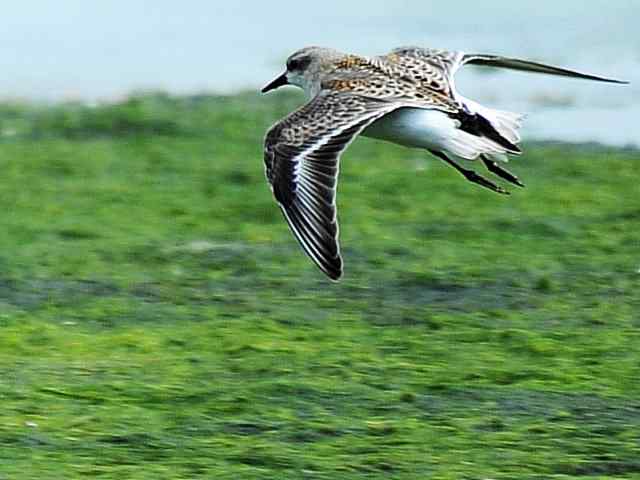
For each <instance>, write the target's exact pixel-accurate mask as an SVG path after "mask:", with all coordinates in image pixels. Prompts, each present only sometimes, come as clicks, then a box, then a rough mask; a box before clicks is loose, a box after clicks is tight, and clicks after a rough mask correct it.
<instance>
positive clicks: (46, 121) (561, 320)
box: [0, 94, 640, 480]
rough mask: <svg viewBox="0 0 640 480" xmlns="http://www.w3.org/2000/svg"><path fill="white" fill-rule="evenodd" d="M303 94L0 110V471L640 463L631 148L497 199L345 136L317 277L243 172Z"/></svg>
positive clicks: (531, 148)
mask: <svg viewBox="0 0 640 480" xmlns="http://www.w3.org/2000/svg"><path fill="white" fill-rule="evenodd" d="M299 101H300V98H299V97H294V96H289V95H286V94H285V95H272V96H268V97H257V96H253V95H241V96H235V97H205V96H203V97H193V98H178V99H175V98H170V97H166V96H162V95H148V96H140V97H134V98H132V99H130V100H128V101H126V102H123V103H120V104H115V105H110V106H94V107H88V106H82V105H63V106H48V107H43V106H29V105H20V104H4V105H1V106H0V172H1V181H0V202H1V204H2V213H0V407H1V408H0V479H2V480H5V479H6V480H9V479H10V480H16V479H54V478H61V479H62V478H64V479H73V478H100V479H102V478H104V479H111V478H112V479H143V478H145V479H165V478H166V479H178V478H211V479H243V480H245V479H280V478H292V479H294V478H295V479H361V478H380V479H382V478H385V479H387V478H394V479H426V478H432V479H452V480H453V479H456V480H457V479H486V478H492V479H514V478H517V479H540V480H542V479H548V478H560V479H575V478H590V479H596V478H598V479H604V478H611V479H613V478H626V479H631V478H636V479H638V478H640V381H639V378H640V240H639V238H640V237H639V222H640V200H639V198H640V196H639V195H638V194H639V193H640V187H639V186H638V173H637V172H638V168H639V167H640V154H639V153H638V152H637V151H633V150H614V149H608V148H604V147H593V146H591V147H589V146H582V147H579V146H567V145H551V144H549V145H525V150H526V153H525V154H524V155H523V156H522V157H520V158H517V159H515V160H514V161H513V162H512V164H511V165H510V169H512V170H513V171H514V172H516V173H517V174H518V175H519V176H520V178H521V179H523V181H524V182H525V183H526V184H527V187H526V188H525V189H517V187H514V188H511V190H512V191H513V194H512V195H511V196H509V197H504V196H500V195H496V194H494V193H492V192H489V191H488V190H484V189H481V188H479V187H477V186H474V185H472V184H470V183H468V182H466V181H465V180H464V179H462V177H460V176H459V175H458V174H457V173H456V172H455V171H454V170H453V169H451V168H448V167H447V166H446V165H444V164H443V163H442V162H439V161H437V160H435V159H432V158H430V157H429V156H428V155H427V154H424V153H421V152H419V151H412V150H407V149H403V148H400V147H395V146H392V145H388V144H383V143H379V142H374V141H371V140H367V139H360V140H358V141H356V142H355V143H354V145H352V147H351V148H350V149H349V150H348V151H347V152H346V153H345V155H344V156H343V163H342V166H341V178H340V188H339V193H338V204H339V209H340V210H339V214H340V221H341V226H342V228H341V239H342V244H343V254H344V258H345V262H346V274H345V278H344V280H343V281H342V282H341V283H339V284H332V283H329V282H328V281H327V280H325V278H324V277H323V276H322V274H321V273H320V272H319V271H318V270H317V269H316V268H315V267H314V266H313V265H312V264H311V262H310V261H309V260H308V259H307V258H306V257H305V256H304V254H303V253H302V251H301V250H300V249H299V247H298V246H297V244H296V243H295V240H294V238H293V236H292V235H291V234H290V232H289V230H288V228H287V227H286V225H285V223H284V220H283V219H282V218H281V214H280V212H279V210H278V208H277V207H276V205H275V203H274V202H273V200H272V198H271V193H270V191H269V189H268V187H267V185H266V183H265V180H264V174H263V164H262V137H263V134H264V131H265V129H266V128H267V127H268V126H269V125H270V124H271V123H272V122H274V121H275V120H276V119H277V118H279V117H281V116H283V115H284V114H285V113H286V112H288V111H289V110H290V109H291V108H293V106H294V105H295V104H297V103H298V102H299ZM525 128H526V127H525Z"/></svg>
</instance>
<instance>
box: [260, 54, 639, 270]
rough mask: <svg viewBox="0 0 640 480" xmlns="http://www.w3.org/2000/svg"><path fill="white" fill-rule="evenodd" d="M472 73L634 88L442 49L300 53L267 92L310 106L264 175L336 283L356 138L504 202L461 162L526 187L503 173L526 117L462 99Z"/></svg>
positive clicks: (268, 147) (277, 140) (289, 123)
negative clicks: (345, 173)
mask: <svg viewBox="0 0 640 480" xmlns="http://www.w3.org/2000/svg"><path fill="white" fill-rule="evenodd" d="M465 65H481V66H486V67H497V68H505V69H511V70H520V71H526V72H534V73H543V74H549V75H557V76H563V77H573V78H581V79H586V80H595V81H600V82H608V83H617V84H624V83H628V82H625V81H620V80H615V79H612V78H605V77H601V76H596V75H590V74H586V73H580V72H577V71H573V70H568V69H566V68H560V67H555V66H551V65H547V64H543V63H538V62H533V61H528V60H521V59H518V58H510V57H505V56H500V55H492V54H468V53H464V52H461V51H451V50H441V49H434V48H422V47H413V46H412V47H399V48H395V49H393V50H391V52H389V53H387V54H385V55H380V56H372V57H368V56H362V55H356V54H351V53H343V52H340V51H337V50H334V49H331V48H324V47H317V46H312V47H305V48H302V49H300V50H297V51H296V52H294V53H293V54H292V55H290V56H289V57H288V59H287V61H286V70H285V72H284V73H282V74H281V75H280V76H278V77H277V78H275V80H273V81H272V82H270V83H269V84H267V85H266V86H265V87H264V88H263V89H262V93H267V92H269V91H271V90H275V89H277V88H279V87H282V86H285V85H293V86H296V87H300V88H302V89H303V90H304V92H305V95H306V97H307V98H308V102H307V103H306V104H304V105H302V106H301V107H300V108H298V109H297V110H295V111H293V112H292V113H290V114H289V115H287V116H286V117H285V118H283V119H282V120H280V121H278V122H277V123H275V124H274V125H273V126H272V127H271V128H270V129H269V130H268V131H267V133H266V136H265V139H264V164H265V174H266V177H267V180H268V182H269V185H270V187H271V190H272V193H273V196H274V197H275V200H276V201H277V203H278V205H279V206H280V209H281V210H282V213H283V214H284V217H285V219H286V221H287V223H288V225H289V227H290V229H291V231H292V232H293V234H294V236H295V238H296V239H297V240H298V242H299V243H300V245H301V246H302V249H303V250H304V252H305V253H306V254H307V255H308V256H309V257H310V258H311V260H313V262H314V263H315V264H316V266H317V267H318V268H319V269H320V270H321V271H322V272H323V273H324V274H325V275H327V277H329V279H331V280H333V281H338V280H339V279H340V278H341V277H342V274H343V259H342V255H341V253H340V243H339V239H338V237H339V225H338V218H337V208H336V188H337V181H338V171H339V161H340V155H341V154H342V152H343V151H344V150H345V149H346V148H347V146H348V145H349V144H350V143H351V142H352V141H353V140H354V139H355V138H356V137H357V136H358V135H363V136H366V137H371V138H376V139H381V140H386V141H389V142H392V143H396V144H400V145H403V146H407V147H412V148H420V149H425V150H428V151H429V152H430V153H431V154H433V155H434V156H435V157H437V158H439V159H441V160H443V161H444V162H446V163H447V164H449V165H451V166H452V167H453V168H455V169H456V170H457V171H458V172H459V173H460V174H461V175H462V176H463V177H464V178H466V179H467V180H468V181H470V182H472V183H475V184H478V185H480V186H482V187H485V188H487V189H489V190H492V191H494V192H496V193H500V194H508V193H509V192H508V191H507V190H505V189H504V188H503V187H501V186H500V185H498V184H496V183H494V182H493V181H491V180H489V179H488V178H485V177H484V176H482V175H480V174H478V173H477V172H475V171H474V170H473V169H470V168H466V167H464V166H462V165H461V164H460V163H459V162H461V161H466V160H478V159H479V160H480V161H481V162H482V163H483V164H484V166H485V167H486V169H487V170H488V171H489V172H491V173H492V174H494V175H496V176H497V177H500V178H501V179H503V180H505V181H506V182H509V183H511V184H514V185H517V186H519V187H523V186H524V184H523V183H522V182H521V181H520V179H519V178H518V177H517V176H516V175H515V174H513V173H511V172H510V171H508V170H507V169H506V168H504V167H503V166H502V165H501V164H503V163H504V162H506V161H507V156H510V155H518V154H520V153H521V149H520V148H519V147H518V143H519V142H520V134H519V133H518V130H519V128H520V126H521V123H522V118H523V116H522V115H520V114H517V113H512V112H507V111H502V110H496V109H493V108H488V107H485V106H483V105H480V104H479V103H477V102H475V101H473V100H471V99H468V98H465V97H463V96H462V95H460V94H459V93H458V92H457V91H456V87H455V82H454V76H455V73H456V72H457V71H458V69H459V68H460V67H462V66H465Z"/></svg>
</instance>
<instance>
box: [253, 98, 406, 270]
mask: <svg viewBox="0 0 640 480" xmlns="http://www.w3.org/2000/svg"><path fill="white" fill-rule="evenodd" d="M396 108H398V106H397V105H395V104H393V103H390V102H385V101H381V100H376V99H371V98H365V97H362V96H359V95H354V94H352V93H348V92H336V91H328V90H325V91H322V92H320V93H319V94H318V95H317V96H316V97H315V98H314V99H313V100H311V101H310V102H309V103H307V104H306V105H304V106H303V107H301V108H300V109H299V110H296V111H295V112H293V113H291V114H290V115H289V116H287V117H285V118H284V119H283V120H281V121H280V122H278V123H276V124H275V125H274V126H273V127H271V129H270V130H269V131H268V132H267V135H266V138H265V145H264V163H265V168H266V176H267V180H268V181H269V183H270V184H271V189H272V191H273V195H274V196H275V198H276V200H277V201H278V204H279V205H280V208H281V209H282V212H283V213H284V216H285V218H286V220H287V223H288V224H289V227H290V228H291V231H292V232H293V234H294V235H295V237H296V238H297V239H298V241H299V242H300V245H302V248H303V249H304V251H305V252H306V253H307V255H309V257H311V259H312V260H313V261H314V262H315V263H316V265H318V267H319V268H320V269H321V270H322V271H323V272H324V273H325V274H326V275H327V276H329V277H330V278H331V279H333V280H337V279H339V278H340V276H341V275H342V258H341V256H340V246H339V243H338V220H337V215H336V184H337V180H338V161H339V158H340V154H341V153H342V151H343V150H344V149H345V148H346V147H347V146H348V145H349V143H350V142H351V141H352V140H353V139H354V138H355V137H356V136H357V135H358V134H359V133H360V132H361V131H362V130H363V129H364V128H365V127H367V126H368V125H370V124H371V123H372V122H373V121H375V120H376V119H378V118H380V117H382V116H383V115H385V114H387V113H389V112H390V111H392V110H394V109H396Z"/></svg>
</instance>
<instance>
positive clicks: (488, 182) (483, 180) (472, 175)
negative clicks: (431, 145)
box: [429, 150, 509, 195]
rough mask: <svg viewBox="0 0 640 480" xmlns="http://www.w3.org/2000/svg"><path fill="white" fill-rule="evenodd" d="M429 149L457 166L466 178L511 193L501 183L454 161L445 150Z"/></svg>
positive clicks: (498, 190)
mask: <svg viewBox="0 0 640 480" xmlns="http://www.w3.org/2000/svg"><path fill="white" fill-rule="evenodd" d="M429 151H430V152H431V153H432V154H433V155H435V156H436V157H438V158H440V159H442V160H444V161H445V162H447V163H448V164H449V165H451V166H452V167H453V168H455V169H456V170H457V171H458V172H460V173H461V174H462V175H463V176H464V178H466V179H467V180H469V181H470V182H472V183H477V184H478V185H480V186H483V187H485V188H488V189H489V190H493V191H494V192H496V193H502V194H503V195H509V192H508V191H507V190H505V189H504V188H502V187H500V186H499V185H496V184H495V183H493V182H492V181H491V180H487V179H486V178H484V177H483V176H482V175H479V174H478V173H476V172H474V171H473V170H470V169H467V168H464V167H461V166H460V165H458V164H457V163H456V162H454V161H453V160H451V159H450V158H449V157H447V155H446V154H445V153H444V152H441V151H438V150H429Z"/></svg>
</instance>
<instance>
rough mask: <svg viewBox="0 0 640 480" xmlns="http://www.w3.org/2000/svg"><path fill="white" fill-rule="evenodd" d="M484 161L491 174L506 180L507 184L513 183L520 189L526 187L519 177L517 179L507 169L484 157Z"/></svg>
mask: <svg viewBox="0 0 640 480" xmlns="http://www.w3.org/2000/svg"><path fill="white" fill-rule="evenodd" d="M482 161H483V162H484V164H485V166H486V167H487V170H489V171H490V172H491V173H494V174H496V175H497V176H499V177H500V178H502V179H504V180H506V181H507V182H511V183H513V184H514V185H518V186H519V187H524V183H522V182H521V181H520V179H519V178H518V177H516V176H515V175H514V174H513V173H511V172H510V171H509V170H507V169H506V168H502V167H501V166H500V165H498V164H497V163H496V162H495V161H493V160H490V159H488V158H487V157H485V156H484V155H483V156H482Z"/></svg>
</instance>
